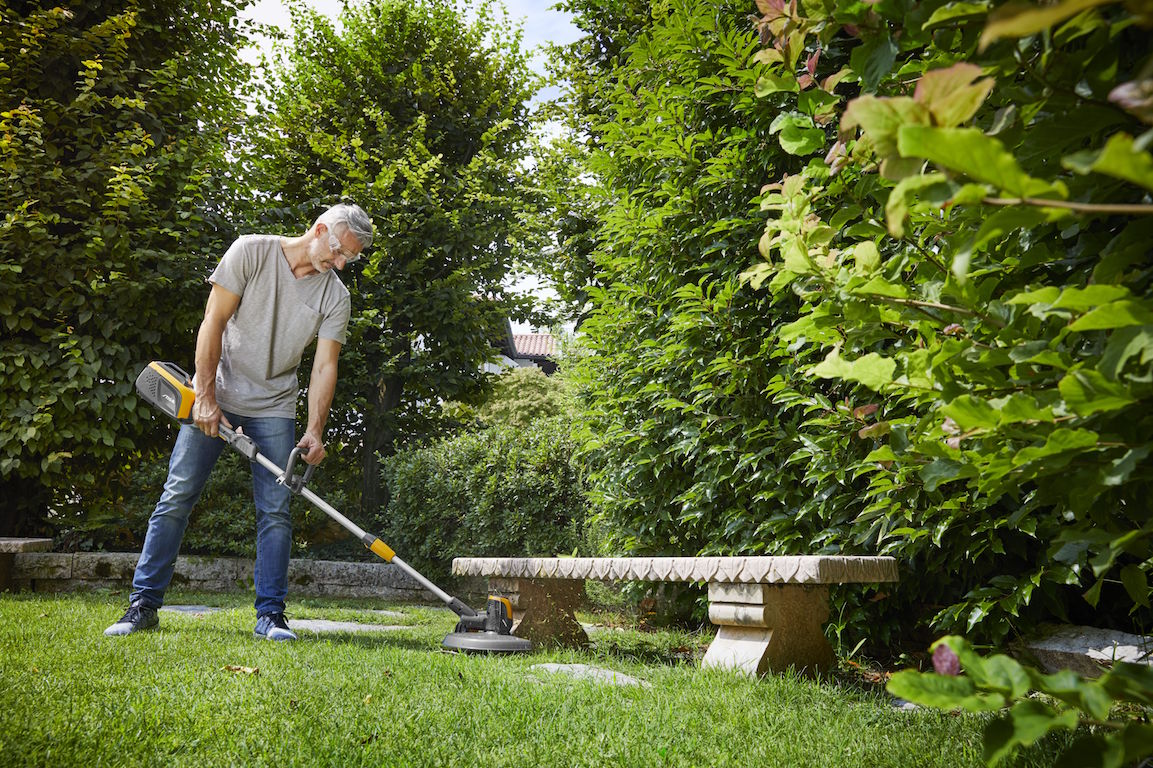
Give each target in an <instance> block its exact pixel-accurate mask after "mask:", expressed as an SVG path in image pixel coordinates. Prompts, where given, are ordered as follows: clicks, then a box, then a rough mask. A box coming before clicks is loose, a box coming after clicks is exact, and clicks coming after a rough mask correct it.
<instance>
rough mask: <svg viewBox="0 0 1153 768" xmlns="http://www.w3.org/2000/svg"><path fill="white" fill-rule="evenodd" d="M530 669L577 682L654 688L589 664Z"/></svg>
mask: <svg viewBox="0 0 1153 768" xmlns="http://www.w3.org/2000/svg"><path fill="white" fill-rule="evenodd" d="M529 669H539V670H540V671H542V672H550V673H553V674H561V675H568V676H569V677H571V678H573V679H575V680H589V681H591V682H594V683H604V684H606V685H639V686H641V687H642V688H652V684H651V683H648V682H645V681H644V680H638V679H636V678H635V677H631V676H629V675H626V674H624V673H623V672H615V671H613V670H611V669H602V668H601V667H593V666H589V665H588V664H533V665H532V666H531V667H529Z"/></svg>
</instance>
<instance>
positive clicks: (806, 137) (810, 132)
mask: <svg viewBox="0 0 1153 768" xmlns="http://www.w3.org/2000/svg"><path fill="white" fill-rule="evenodd" d="M778 139H779V141H780V142H781V149H783V150H785V151H786V152H788V153H789V154H790V155H802V156H803V155H811V154H813V153H814V152H816V151H817V150H818V149H821V148H823V147H824V146H825V132H824V131H822V130H821V129H820V128H816V127H810V128H806V127H804V126H803V125H800V124H798V123H789V124H787V125H786V126H785V127H784V128H783V129H782V130H781V135H780V136H779V137H778Z"/></svg>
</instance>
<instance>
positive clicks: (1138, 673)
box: [1098, 661, 1153, 706]
mask: <svg viewBox="0 0 1153 768" xmlns="http://www.w3.org/2000/svg"><path fill="white" fill-rule="evenodd" d="M1098 682H1100V683H1101V685H1102V686H1104V688H1105V690H1106V691H1108V692H1109V695H1110V696H1112V697H1113V698H1114V699H1119V700H1121V701H1131V702H1133V703H1135V704H1144V705H1145V706H1151V705H1153V667H1150V666H1149V665H1148V664H1132V663H1130V662H1126V661H1119V662H1116V663H1115V664H1114V665H1113V666H1112V668H1110V669H1109V671H1108V672H1106V673H1105V674H1103V675H1102V676H1101V678H1100V680H1099V681H1098Z"/></svg>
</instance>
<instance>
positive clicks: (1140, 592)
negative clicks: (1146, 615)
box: [1121, 565, 1149, 608]
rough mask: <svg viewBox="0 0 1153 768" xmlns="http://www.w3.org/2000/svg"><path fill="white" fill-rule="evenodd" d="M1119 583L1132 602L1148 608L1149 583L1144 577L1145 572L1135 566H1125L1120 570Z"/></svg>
mask: <svg viewBox="0 0 1153 768" xmlns="http://www.w3.org/2000/svg"><path fill="white" fill-rule="evenodd" d="M1121 583H1122V584H1123V585H1124V586H1125V591H1126V592H1127V593H1128V594H1129V597H1130V599H1131V600H1133V602H1135V603H1137V604H1138V605H1141V606H1144V607H1145V608H1148V607H1149V581H1148V579H1146V577H1145V571H1143V570H1141V569H1140V568H1139V567H1137V566H1136V565H1127V566H1125V567H1124V568H1122V569H1121Z"/></svg>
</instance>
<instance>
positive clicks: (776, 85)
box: [753, 72, 800, 98]
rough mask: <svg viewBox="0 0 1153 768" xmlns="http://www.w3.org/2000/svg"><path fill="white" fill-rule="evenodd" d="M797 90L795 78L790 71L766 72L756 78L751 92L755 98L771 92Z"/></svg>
mask: <svg viewBox="0 0 1153 768" xmlns="http://www.w3.org/2000/svg"><path fill="white" fill-rule="evenodd" d="M799 90H800V86H798V85H797V78H796V77H795V76H793V74H792V73H790V72H785V73H783V74H779V75H778V74H775V73H773V72H766V73H765V74H763V75H761V76H760V77H759V78H758V79H757V83H756V85H754V86H753V93H754V94H756V96H757V98H761V97H763V96H768V95H769V94H772V93H796V92H797V91H799Z"/></svg>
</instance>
